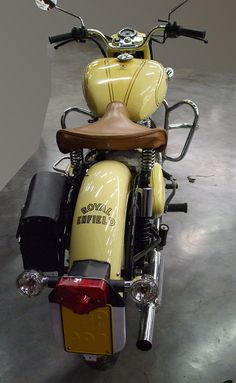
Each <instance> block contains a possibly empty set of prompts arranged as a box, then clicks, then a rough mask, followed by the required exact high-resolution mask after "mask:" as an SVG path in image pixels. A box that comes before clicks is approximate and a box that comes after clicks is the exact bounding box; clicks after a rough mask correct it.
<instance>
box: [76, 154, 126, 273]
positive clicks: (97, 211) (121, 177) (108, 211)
mask: <svg viewBox="0 0 236 383" xmlns="http://www.w3.org/2000/svg"><path fill="white" fill-rule="evenodd" d="M130 184H131V173H130V171H129V169H128V168H127V167H126V166H125V165H124V164H122V163H120V162H117V161H101V162H99V163H97V164H95V165H93V166H92V167H91V168H90V169H89V171H88V172H87V174H86V176H85V178H84V180H83V183H82V185H81V189H80V192H79V196H78V200H77V203H76V208H75V213H74V218H73V225H72V233H71V244H70V267H71V266H72V264H73V262H74V261H76V260H84V259H96V260H98V261H103V262H108V263H109V264H110V265H111V275H110V278H111V279H120V271H121V268H122V265H123V261H124V232H125V220H126V207H127V201H128V196H129V192H130Z"/></svg>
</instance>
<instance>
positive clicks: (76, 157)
mask: <svg viewBox="0 0 236 383" xmlns="http://www.w3.org/2000/svg"><path fill="white" fill-rule="evenodd" d="M70 161H71V165H72V166H73V168H74V172H75V173H77V172H79V171H80V169H81V165H82V163H83V149H78V150H73V151H72V152H70Z"/></svg>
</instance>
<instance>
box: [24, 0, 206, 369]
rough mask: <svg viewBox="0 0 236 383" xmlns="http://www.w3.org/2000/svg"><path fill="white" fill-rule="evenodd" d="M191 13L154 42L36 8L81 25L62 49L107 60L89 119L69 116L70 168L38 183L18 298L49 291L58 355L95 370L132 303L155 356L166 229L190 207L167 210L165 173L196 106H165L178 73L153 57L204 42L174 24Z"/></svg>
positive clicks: (41, 175) (90, 79) (89, 85)
mask: <svg viewBox="0 0 236 383" xmlns="http://www.w3.org/2000/svg"><path fill="white" fill-rule="evenodd" d="M186 1H187V0H185V1H182V3H180V4H179V5H178V6H176V7H175V8H173V9H172V10H171V12H170V13H169V16H168V19H167V20H160V21H159V24H158V26H156V27H154V28H153V29H152V30H151V31H150V32H149V33H148V34H147V35H145V34H144V33H140V32H138V31H136V30H134V29H132V28H123V29H121V30H120V31H119V32H118V33H115V34H114V35H112V36H106V35H104V34H103V33H102V32H100V31H99V30H96V29H88V28H86V27H85V24H84V21H83V19H82V18H81V17H80V16H77V15H73V14H71V13H70V12H67V11H66V10H64V9H62V8H60V7H58V6H57V4H56V3H57V2H56V0H53V1H49V0H35V2H36V4H37V6H38V7H39V8H41V9H43V10H50V9H52V8H55V9H57V10H60V11H62V12H65V13H67V14H71V15H72V16H75V17H76V18H77V20H79V21H80V24H81V25H80V27H79V28H73V29H72V31H71V32H69V33H66V34H62V35H59V36H53V37H50V38H49V41H50V43H53V44H54V43H57V44H58V45H57V46H55V48H56V49H57V48H59V47H60V46H62V45H64V44H66V43H69V42H72V41H76V42H78V43H79V42H85V41H86V40H88V39H89V40H92V41H94V43H96V45H97V46H98V47H99V48H100V50H101V53H102V55H103V56H104V57H103V58H98V59H97V60H95V61H93V62H91V63H90V64H89V65H88V66H87V67H86V68H85V70H84V77H83V92H84V97H85V100H86V102H87V105H88V108H89V109H88V110H86V109H84V108H80V107H71V108H68V109H67V110H66V111H65V112H64V113H63V115H62V118H61V125H62V129H61V130H59V131H58V132H57V144H58V147H59V149H60V151H61V152H62V153H63V154H64V155H65V157H63V158H62V159H60V160H59V161H57V162H56V163H55V164H54V166H53V168H54V172H38V173H36V174H35V175H34V177H33V178H32V180H31V183H30V186H29V191H28V195H27V198H26V202H25V205H24V207H23V209H22V214H21V218H20V222H19V227H18V232H17V237H18V241H19V244H20V249H21V254H22V259H23V267H24V272H23V273H22V274H20V275H19V277H18V278H17V287H18V289H19V291H20V292H21V293H22V294H24V295H26V296H29V297H32V296H37V295H38V294H40V293H41V291H42V290H43V288H44V287H45V286H47V287H49V288H51V292H50V294H49V303H50V310H51V317H52V323H53V329H54V333H55V337H56V339H57V341H58V343H59V344H60V345H61V346H62V347H63V348H64V349H65V351H67V352H72V353H79V354H82V355H83V358H84V359H85V361H86V362H87V363H88V364H89V365H91V366H94V367H96V368H101V369H103V368H106V367H108V366H110V365H111V364H112V363H113V362H114V361H115V360H116V359H117V356H118V354H119V352H120V351H121V350H122V349H123V348H124V346H125V343H126V306H127V300H128V297H131V298H132V299H133V301H134V302H135V303H136V305H137V308H138V311H139V312H140V325H139V334H138V340H137V347H138V348H139V349H140V350H143V351H147V350H150V349H151V347H152V340H153V334H154V324H155V314H156V311H157V310H159V308H160V306H161V300H162V290H163V273H164V258H163V253H162V252H161V251H162V249H163V247H164V246H165V244H166V239H167V234H168V226H167V225H166V224H164V223H162V217H163V215H164V214H165V213H167V212H173V211H174V212H185V213H186V212H187V204H186V203H181V204H178V203H177V204H173V203H171V200H172V198H173V197H174V195H175V192H176V189H177V182H176V179H175V178H174V177H173V176H172V175H171V174H169V173H168V172H167V171H165V170H164V169H163V163H164V161H166V160H169V161H179V160H181V159H182V158H183V157H184V156H185V154H186V152H187V150H188V148H189V144H190V142H191V139H192V137H193V134H194V131H195V129H196V127H197V124H198V115H199V113H198V108H197V106H196V105H195V104H194V103H193V102H192V101H190V100H184V101H181V102H179V103H177V104H175V105H173V106H169V105H168V103H167V101H166V100H165V96H166V92H167V86H168V81H169V80H170V78H172V77H173V70H172V69H171V68H164V67H163V66H162V65H161V64H160V63H159V62H157V61H155V60H153V50H152V46H153V43H161V44H164V43H165V41H166V40H167V39H168V38H176V37H178V36H186V37H190V38H194V39H197V40H201V41H204V42H206V40H205V32H203V31H197V30H192V29H191V30H190V29H186V28H183V27H181V26H180V25H178V24H177V23H176V22H172V21H171V16H172V14H173V12H174V11H175V10H176V9H178V8H179V7H180V6H182V5H183V4H184V3H186ZM161 105H164V110H165V118H164V124H163V128H158V127H156V125H155V123H154V121H153V119H152V118H151V116H152V115H153V113H154V112H156V110H157V109H158V108H159V107H160V106H161ZM182 106H185V107H186V106H187V107H188V108H190V110H191V112H192V115H193V121H192V122H191V123H185V124H181V125H180V124H179V125H173V124H172V125H171V124H170V123H169V121H170V116H171V115H172V113H174V112H175V110H176V109H178V108H180V107H182ZM71 112H78V113H82V114H85V115H87V116H88V124H86V125H84V126H80V127H75V128H70V129H68V128H67V126H66V119H67V116H68V115H69V114H70V113H71ZM182 128H183V129H189V132H188V135H187V139H186V142H185V143H184V146H183V149H182V152H181V153H180V155H178V156H177V157H171V156H168V154H167V151H166V147H167V139H168V132H169V130H170V129H182ZM68 158H69V165H68V166H67V167H66V169H61V168H60V166H61V165H60V163H61V161H62V160H64V159H68ZM166 190H168V191H167V192H166Z"/></svg>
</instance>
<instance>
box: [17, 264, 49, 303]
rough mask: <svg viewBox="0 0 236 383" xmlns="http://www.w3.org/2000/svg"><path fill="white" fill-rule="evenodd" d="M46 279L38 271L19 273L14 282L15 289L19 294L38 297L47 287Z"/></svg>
mask: <svg viewBox="0 0 236 383" xmlns="http://www.w3.org/2000/svg"><path fill="white" fill-rule="evenodd" d="M47 282H48V278H47V277H45V276H44V275H43V273H41V272H40V271H37V270H29V271H24V272H23V273H21V274H20V275H19V276H18V278H17V280H16V287H17V289H18V291H19V292H20V294H22V295H27V296H28V297H33V296H37V295H39V294H40V293H41V292H42V290H43V288H44V287H45V286H46V285H47Z"/></svg>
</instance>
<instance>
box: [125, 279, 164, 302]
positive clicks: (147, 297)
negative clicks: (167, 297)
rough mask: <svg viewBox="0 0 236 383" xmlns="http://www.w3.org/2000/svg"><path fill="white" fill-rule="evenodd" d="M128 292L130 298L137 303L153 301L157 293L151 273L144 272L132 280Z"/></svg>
mask: <svg viewBox="0 0 236 383" xmlns="http://www.w3.org/2000/svg"><path fill="white" fill-rule="evenodd" d="M129 293H130V296H131V298H132V299H133V300H134V301H135V302H136V303H139V304H144V305H145V304H148V303H151V302H155V300H156V298H157V295H158V286H157V283H156V282H155V280H154V278H153V277H152V276H151V275H148V274H144V275H142V276H141V277H137V278H136V279H134V281H133V282H132V284H131V286H130V288H129Z"/></svg>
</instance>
